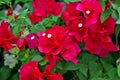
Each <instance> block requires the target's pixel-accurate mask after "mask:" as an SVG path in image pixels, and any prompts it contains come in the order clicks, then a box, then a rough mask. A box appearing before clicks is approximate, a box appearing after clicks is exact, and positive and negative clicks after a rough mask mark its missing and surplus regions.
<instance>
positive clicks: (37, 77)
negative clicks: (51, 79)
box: [19, 61, 43, 80]
mask: <svg viewBox="0 0 120 80" xmlns="http://www.w3.org/2000/svg"><path fill="white" fill-rule="evenodd" d="M19 77H20V80H43V79H42V73H41V72H40V71H39V68H38V62H37V61H30V62H29V63H27V64H24V65H22V67H21V68H20V74H19Z"/></svg>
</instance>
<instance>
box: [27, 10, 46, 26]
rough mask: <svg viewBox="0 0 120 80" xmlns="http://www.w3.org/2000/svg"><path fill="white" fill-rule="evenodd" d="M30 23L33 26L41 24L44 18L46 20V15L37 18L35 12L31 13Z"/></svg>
mask: <svg viewBox="0 0 120 80" xmlns="http://www.w3.org/2000/svg"><path fill="white" fill-rule="evenodd" d="M28 17H29V19H30V21H31V23H32V24H35V23H38V22H40V21H41V20H42V19H43V18H45V17H46V16H45V15H41V16H37V15H36V14H35V12H33V13H31V14H29V15H28Z"/></svg>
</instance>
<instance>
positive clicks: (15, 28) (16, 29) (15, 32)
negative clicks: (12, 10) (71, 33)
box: [12, 26, 20, 37]
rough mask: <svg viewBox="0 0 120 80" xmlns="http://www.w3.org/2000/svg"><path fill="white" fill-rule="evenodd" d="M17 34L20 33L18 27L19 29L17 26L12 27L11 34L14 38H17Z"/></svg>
mask: <svg viewBox="0 0 120 80" xmlns="http://www.w3.org/2000/svg"><path fill="white" fill-rule="evenodd" d="M19 32H20V27H19V26H14V27H12V33H13V34H14V35H15V36H16V37H19Z"/></svg>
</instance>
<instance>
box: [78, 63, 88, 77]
mask: <svg viewBox="0 0 120 80" xmlns="http://www.w3.org/2000/svg"><path fill="white" fill-rule="evenodd" d="M79 72H81V74H83V75H84V76H85V77H86V78H87V77H88V66H87V65H86V64H80V67H79Z"/></svg>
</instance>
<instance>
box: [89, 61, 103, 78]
mask: <svg viewBox="0 0 120 80" xmlns="http://www.w3.org/2000/svg"><path fill="white" fill-rule="evenodd" d="M89 74H90V79H93V78H97V77H101V76H102V66H101V64H100V63H96V62H90V63H89Z"/></svg>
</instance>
